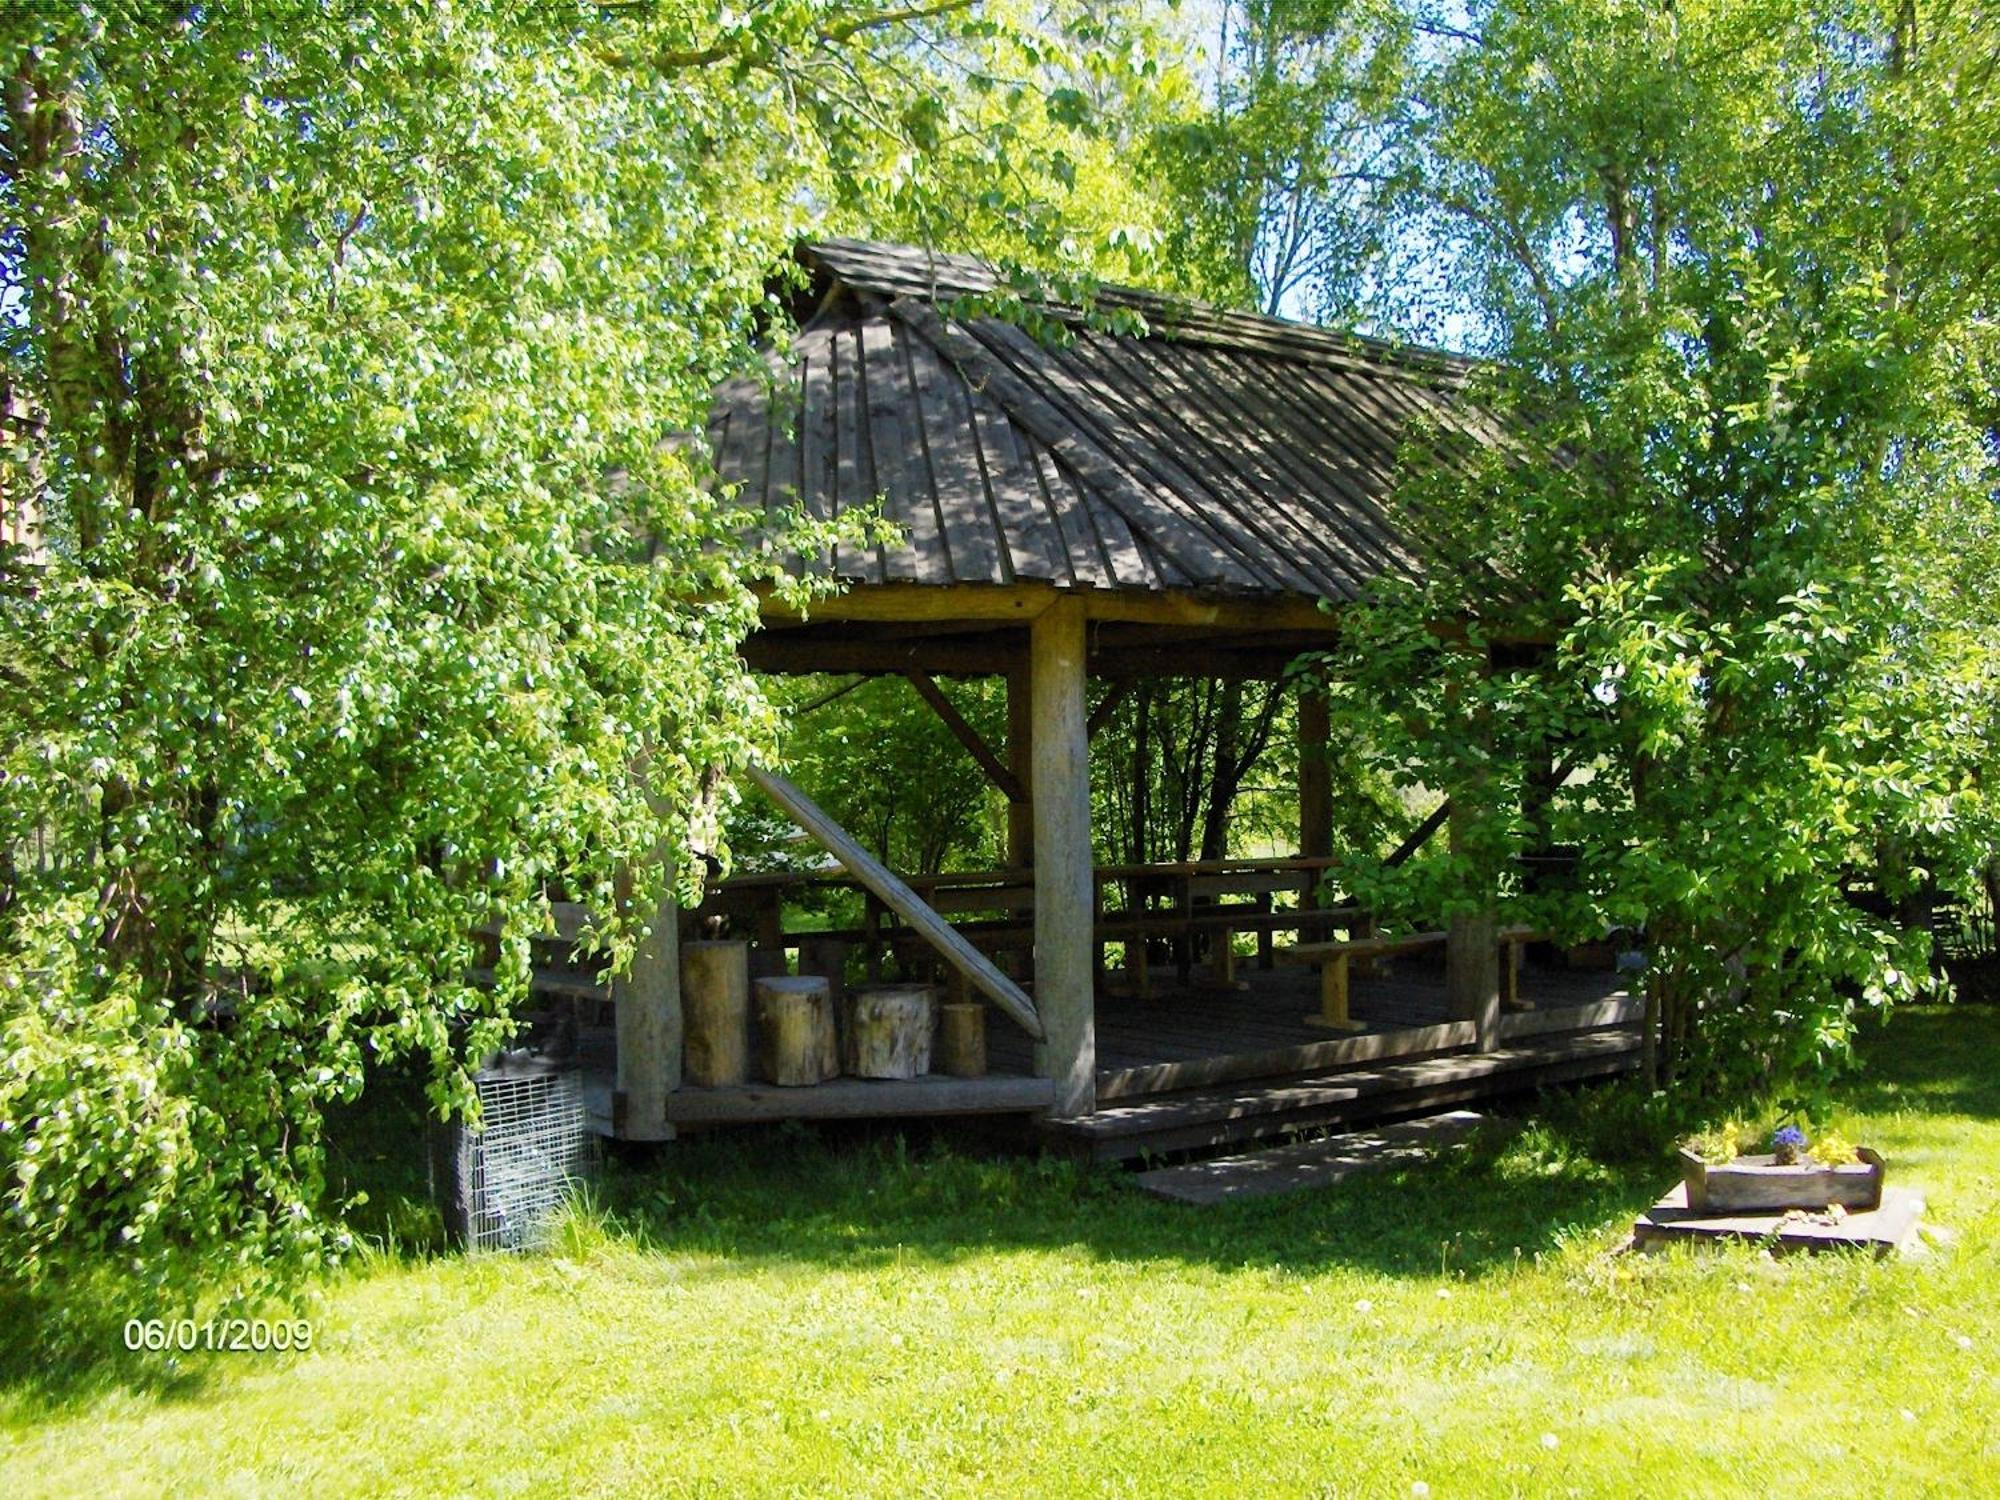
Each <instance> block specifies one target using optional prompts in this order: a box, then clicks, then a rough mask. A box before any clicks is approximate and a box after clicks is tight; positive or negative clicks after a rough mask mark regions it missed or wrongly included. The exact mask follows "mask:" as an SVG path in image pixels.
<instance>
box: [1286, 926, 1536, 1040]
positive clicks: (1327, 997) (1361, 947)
mask: <svg viewBox="0 0 2000 1500" xmlns="http://www.w3.org/2000/svg"><path fill="white" fill-rule="evenodd" d="M1448 937H1449V935H1448V934H1447V933H1444V932H1441V931H1431V932H1413V933H1410V934H1409V935H1408V936H1406V937H1368V938H1355V939H1353V940H1351V941H1349V942H1344V943H1299V944H1296V945H1294V946H1293V947H1290V948H1286V949H1284V950H1282V951H1283V956H1284V957H1285V958H1286V959H1287V960H1289V961H1290V962H1293V963H1309V964H1317V965H1319V1006H1320V1008H1319V1012H1318V1014H1316V1015H1310V1016H1307V1017H1306V1018H1305V1023H1306V1025H1308V1026H1316V1027H1319V1028H1321V1029H1322V1030H1326V1031H1361V1030H1363V1029H1364V1024H1363V1023H1362V1022H1360V1021H1356V1020H1355V1019H1354V1018H1353V1017H1352V1016H1351V1015H1349V1014H1348V1009H1347V1002H1348V979H1349V977H1350V973H1349V967H1350V965H1352V964H1353V963H1354V962H1355V961H1356V960H1360V961H1362V962H1369V961H1371V960H1374V959H1378V958H1393V957H1395V956H1396V955H1397V954H1399V953H1417V952H1421V951H1422V950H1423V949H1425V948H1434V947H1437V946H1438V945H1439V944H1441V943H1444V942H1446V941H1447V940H1448ZM1494 938H1495V939H1496V941H1497V942H1498V943H1499V947H1500V1008H1501V1009H1502V1010H1509V1011H1523V1010H1533V1009H1534V1005H1533V1004H1532V1003H1531V1002H1530V1001H1526V1000H1523V999H1522V998H1521V951H1522V949H1524V948H1525V947H1527V945H1528V944H1529V943H1535V942H1540V941H1542V939H1543V934H1542V933H1540V932H1538V931H1537V930H1536V929H1535V928H1533V927H1519V926H1516V927H1502V928H1501V929H1500V930H1499V931H1498V932H1496V933H1495V934H1494Z"/></svg>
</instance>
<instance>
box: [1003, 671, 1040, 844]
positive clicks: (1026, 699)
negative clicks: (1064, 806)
mask: <svg viewBox="0 0 2000 1500" xmlns="http://www.w3.org/2000/svg"><path fill="white" fill-rule="evenodd" d="M1034 724H1035V703H1034V694H1033V688H1032V687H1031V685H1030V676H1029V670H1028V655H1027V653H1026V652H1025V651H1023V652H1022V653H1021V654H1020V655H1019V656H1018V657H1016V658H1015V659H1014V662H1013V664H1012V665H1011V666H1009V667H1008V669H1007V768H1008V769H1009V770H1011V771H1012V772H1013V773H1014V779H1015V780H1016V781H1018V782H1020V783H1021V785H1022V787H1023V788H1024V789H1025V790H1026V791H1027V794H1028V795H1027V797H1026V798H1025V799H1024V800H1022V801H1019V802H1016V801H1013V800H1012V799H1009V801H1008V803H1007V863H1008V864H1010V865H1012V866H1013V867H1014V868H1015V869H1017V870H1025V869H1027V868H1028V867H1029V866H1031V865H1032V864H1034V862H1035V810H1034V798H1035V754H1034V739H1035V736H1034Z"/></svg>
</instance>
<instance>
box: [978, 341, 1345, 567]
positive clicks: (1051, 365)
mask: <svg viewBox="0 0 2000 1500" xmlns="http://www.w3.org/2000/svg"><path fill="white" fill-rule="evenodd" d="M977 332H978V335H979V338H980V341H981V343H982V345H983V347H985V348H986V349H987V350H988V351H989V352H990V353H991V354H993V355H994V356H995V357H996V358H1000V359H1004V360H1005V361H1007V363H1008V364H1009V365H1010V366H1011V367H1012V368H1013V369H1014V371H1015V372H1016V373H1017V374H1019V375H1020V376H1021V378H1022V379H1023V380H1024V381H1028V382H1032V384H1033V385H1034V386H1036V387H1040V388H1042V389H1045V390H1046V391H1048V392H1050V393H1051V394H1052V395H1053V396H1056V397H1060V398H1061V403H1062V404H1061V405H1060V407H1055V408H1054V409H1056V410H1059V411H1060V412H1061V414H1062V416H1063V418H1064V420H1065V421H1066V422H1067V423H1068V425H1069V427H1070V428H1071V430H1072V432H1073V433H1075V434H1076V435H1077V436H1076V437H1074V438H1072V439H1071V440H1070V443H1069V444H1068V445H1065V444H1054V445H1052V446H1053V447H1054V449H1055V451H1056V453H1057V454H1058V456H1060V457H1062V458H1064V459H1066V460H1068V459H1072V457H1073V453H1072V448H1074V449H1075V450H1076V452H1077V453H1082V454H1087V455H1095V454H1099V453H1108V454H1112V455H1114V456H1115V458H1116V460H1117V463H1118V465H1119V467H1120V469H1121V470H1122V471H1124V472H1126V473H1129V474H1130V475H1131V476H1132V478H1133V479H1135V480H1137V481H1138V483H1137V484H1136V485H1128V486H1121V487H1119V489H1118V490H1117V491H1116V492H1114V491H1112V490H1110V489H1104V490H1103V491H1102V493H1103V494H1104V497H1105V499H1106V500H1107V501H1109V502H1110V504H1111V505H1112V506H1113V507H1114V508H1116V509H1117V511H1118V512H1119V514H1120V515H1122V516H1124V517H1125V519H1126V520H1127V521H1128V522H1130V523H1131V526H1132V528H1133V530H1134V531H1136V532H1139V533H1140V534H1142V535H1144V536H1145V537H1146V538H1147V539H1148V540H1150V541H1151V542H1152V543H1153V544H1154V545H1155V546H1157V547H1159V548H1160V549H1161V550H1162V551H1164V552H1166V553H1168V554H1169V555H1170V556H1171V557H1172V558H1173V559H1174V562H1175V563H1176V565H1177V566H1178V567H1180V568H1181V570H1182V571H1183V572H1185V573H1186V574H1187V575H1188V577H1189V578H1191V579H1193V580H1194V581H1196V582H1198V583H1210V584H1229V583H1231V582H1232V581H1233V580H1236V579H1238V578H1241V579H1242V580H1244V581H1246V582H1248V583H1251V584H1253V585H1256V586H1261V587H1263V588H1267V589H1275V590H1278V591H1281V592H1286V593H1301V594H1316V593H1319V592H1321V590H1320V588H1319V585H1318V581H1317V580H1316V579H1314V578H1313V577H1312V576H1311V575H1310V574H1308V573H1306V572H1304V571H1302V570H1301V569H1300V568H1298V566H1297V565H1296V564H1294V563H1292V562H1291V561H1290V560H1289V559H1288V558H1287V557H1286V556H1285V555H1284V554H1283V553H1282V552H1280V551H1278V550H1275V549H1273V548H1270V547H1269V546H1265V545H1258V544H1253V543H1247V542H1245V541H1242V540H1240V539H1239V538H1240V535H1241V530H1242V529H1247V528H1242V518H1241V517H1240V516H1234V517H1232V516H1231V515H1230V514H1229V512H1230V507H1229V505H1228V502H1227V500H1226V499H1225V497H1224V496H1222V495H1221V494H1220V493H1219V492H1217V491H1215V490H1214V489H1212V488H1211V487H1210V486H1208V485H1206V484H1204V483H1203V482H1202V481H1201V480H1200V479H1199V478H1198V477H1197V476H1196V475H1195V474H1194V473H1193V472H1192V471H1190V470H1189V469H1188V468H1187V466H1186V465H1184V464H1183V463H1181V462H1180V460H1179V459H1178V458H1176V457H1175V456H1174V455H1173V454H1172V453H1171V452H1169V451H1167V450H1166V449H1165V448H1164V447H1162V446H1160V445H1159V444H1157V443H1155V442H1154V441H1153V440H1152V439H1150V438H1149V437H1148V435H1147V434H1146V433H1145V432H1144V431H1143V430H1142V429H1141V428H1140V427H1139V426H1136V425H1135V424H1134V423H1133V422H1132V421H1130V420H1129V417H1130V411H1129V410H1127V411H1125V412H1123V413H1121V412H1119V411H1117V410H1113V409H1112V408H1110V407H1108V406H1107V405H1106V404H1105V397H1106V392H1105V390H1104V388H1103V386H1102V385H1101V384H1098V383H1096V382H1093V381H1091V380H1090V378H1089V372H1088V370H1087V369H1086V368H1084V367H1082V366H1081V365H1079V364H1078V363H1076V362H1074V360H1073V359H1072V357H1071V356H1069V355H1068V354H1066V353H1065V352H1064V351H1061V350H1049V349H1045V348H1043V347H1042V346H1041V345H1039V344H1037V343H1036V342H1035V341H1034V340H1033V339H1031V338H1030V337H1029V336H1028V335H1027V334H1026V333H1024V332H1022V331H1021V330H1020V329H1018V328H1016V327H1014V326H1013V325H1012V324H1011V323H1001V322H997V321H993V320H987V321H983V322H981V323H980V324H979V325H978V329H977ZM1029 372H1032V374H1030V373H1029ZM1036 399H1038V400H1044V401H1047V400H1048V399H1049V398H1048V397H1045V396H1042V395H1040V394H1037V397H1036ZM1051 404H1053V403H1051ZM1011 409H1012V408H1011V403H1010V410H1011ZM1079 472H1083V473H1084V475H1085V477H1086V478H1088V479H1092V480H1093V482H1094V480H1095V476H1093V475H1091V474H1089V473H1088V471H1085V470H1082V469H1081V467H1080V466H1079ZM1135 500H1136V501H1137V503H1136V504H1135ZM1218 512H1221V514H1218ZM1232 520H1233V523H1234V524H1232Z"/></svg>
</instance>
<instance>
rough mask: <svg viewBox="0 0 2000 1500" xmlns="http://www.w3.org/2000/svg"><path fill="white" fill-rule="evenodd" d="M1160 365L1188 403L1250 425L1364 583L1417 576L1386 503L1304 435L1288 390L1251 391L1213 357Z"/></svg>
mask: <svg viewBox="0 0 2000 1500" xmlns="http://www.w3.org/2000/svg"><path fill="white" fill-rule="evenodd" d="M1156 358H1157V359H1158V361H1159V363H1160V364H1162V365H1163V366H1165V367H1167V368H1168V369H1171V370H1177V371H1178V372H1179V373H1180V375H1181V376H1182V377H1183V379H1184V380H1185V382H1186V384H1187V386H1188V388H1189V391H1188V399H1190V400H1196V401H1200V402H1202V403H1204V404H1206V405H1208V406H1210V407H1212V408H1214V409H1215V410H1216V411H1217V412H1218V414H1219V415H1220V416H1221V417H1222V418H1223V420H1225V421H1230V422H1233V423H1243V424H1249V425H1250V427H1251V428H1252V429H1253V430H1254V431H1255V432H1256V433H1257V434H1258V435H1259V436H1260V437H1262V438H1264V439H1265V440H1266V442H1265V445H1264V451H1265V456H1266V460H1267V462H1269V463H1271V464H1272V465H1274V466H1275V467H1276V468H1277V469H1279V470H1280V471H1281V472H1282V475H1283V480H1282V481H1281V492H1283V491H1290V492H1291V493H1294V494H1296V495H1297V496H1298V503H1299V504H1300V505H1301V506H1302V507H1303V508H1304V509H1305V511H1306V513H1307V514H1309V515H1310V516H1312V517H1314V518H1315V519H1317V520H1320V521H1322V522H1323V523H1324V524H1326V525H1327V526H1329V527H1330V528H1331V529H1332V530H1334V531H1336V532H1338V534H1339V535H1340V537H1341V539H1342V542H1343V543H1344V545H1345V547H1346V548H1347V550H1348V555H1349V557H1350V558H1351V559H1352V564H1353V566H1354V567H1358V568H1359V569H1360V570H1361V572H1362V573H1363V574H1366V575H1373V574H1376V573H1382V572H1398V573H1404V574H1410V573H1414V572H1415V571H1417V569H1416V563H1417V559H1416V557H1415V555H1414V554H1413V553H1412V552H1411V550H1410V548H1409V545H1408V543H1407V541H1406V540H1405V539H1404V538H1403V536H1402V533H1401V531H1400V530H1399V529H1398V528H1397V527H1396V526H1394V525H1393V524H1392V523H1391V522H1390V520H1389V519H1388V516H1387V512H1386V510H1385V505H1386V503H1387V497H1386V495H1384V494H1382V493H1379V492H1378V491H1377V490H1376V489H1375V488H1373V485H1372V482H1371V481H1370V480H1369V479H1368V478H1367V477H1366V476H1365V475H1364V474H1363V473H1362V472H1361V471H1360V469H1359V468H1358V466H1356V465H1355V464H1353V463H1352V462H1351V461H1343V459H1342V458H1341V457H1340V456H1338V455H1337V454H1335V453H1333V452H1330V451H1329V450H1328V449H1327V446H1326V445H1325V444H1324V443H1323V442H1322V441H1320V440H1318V439H1317V438H1315V437H1314V436H1312V435H1310V434H1308V433H1306V432H1304V431H1303V430H1302V429H1301V428H1300V426H1299V425H1298V423H1297V421H1296V417H1295V413H1294V412H1293V410H1292V406H1293V401H1292V399H1291V396H1292V392H1291V389H1290V387H1289V386H1286V387H1284V388H1283V389H1282V390H1280V391H1279V392H1278V395H1279V399H1272V395H1273V391H1274V387H1273V385H1272V383H1271V382H1269V381H1266V382H1264V383H1263V384H1262V385H1252V384H1249V383H1247V382H1246V381H1245V380H1244V378H1243V375H1242V372H1241V369H1240V367H1238V366H1236V365H1234V364H1232V363H1229V362H1226V361H1224V360H1222V359H1220V358H1218V357H1216V355H1215V354H1214V353H1213V352H1211V351H1207V350H1200V351H1197V350H1189V349H1186V348H1179V347H1174V346H1168V347H1166V348H1163V349H1162V350H1161V351H1160V352H1159V354H1158V355H1157V356H1156Z"/></svg>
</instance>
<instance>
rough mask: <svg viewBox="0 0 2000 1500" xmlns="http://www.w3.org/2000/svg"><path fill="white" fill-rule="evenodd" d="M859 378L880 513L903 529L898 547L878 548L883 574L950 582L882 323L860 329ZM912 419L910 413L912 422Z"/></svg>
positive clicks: (891, 337)
mask: <svg viewBox="0 0 2000 1500" xmlns="http://www.w3.org/2000/svg"><path fill="white" fill-rule="evenodd" d="M861 378H862V384H863V386H864V388H865V390H866V392H867V404H866V407H865V410H866V413H867V428H866V431H865V432H864V433H863V435H862V440H863V442H865V443H866V445H867V448H868V452H869V455H870V456H871V458H872V459H873V461H874V468H875V484H876V488H877V491H878V494H879V497H880V499H881V501H882V513H883V514H884V515H885V516H887V517H888V518H889V519H890V520H892V521H894V522H895V523H896V524H897V525H898V526H900V527H901V528H902V529H903V545H902V546H900V547H894V546H890V547H884V548H883V551H882V567H883V571H884V572H885V573H886V574H887V576H888V577H889V578H890V579H891V580H897V579H914V580H918V581H921V582H923V583H928V584H943V583H949V582H950V581H951V566H950V559H949V558H948V557H947V556H946V554H945V550H944V540H943V538H942V536H941V535H940V534H939V530H938V519H937V510H936V507H935V506H933V505H932V504H931V499H930V485H929V481H928V479H927V478H925V477H924V476H921V475H919V474H918V473H917V472H916V466H917V465H918V464H921V463H922V462H923V454H922V451H921V449H920V448H915V447H913V445H912V443H911V441H910V438H909V436H908V432H907V429H906V427H905V425H904V420H903V409H904V407H905V405H906V404H907V403H908V400H909V397H908V393H907V391H906V390H905V389H904V387H905V381H904V379H903V361H902V356H901V355H900V353H899V352H898V351H897V349H896V335H895V330H894V329H893V328H892V327H890V326H889V325H888V324H886V323H879V322H869V323H863V324H862V325H861ZM915 415H916V414H915V413H914V412H912V413H910V416H911V419H912V420H914V419H915Z"/></svg>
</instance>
